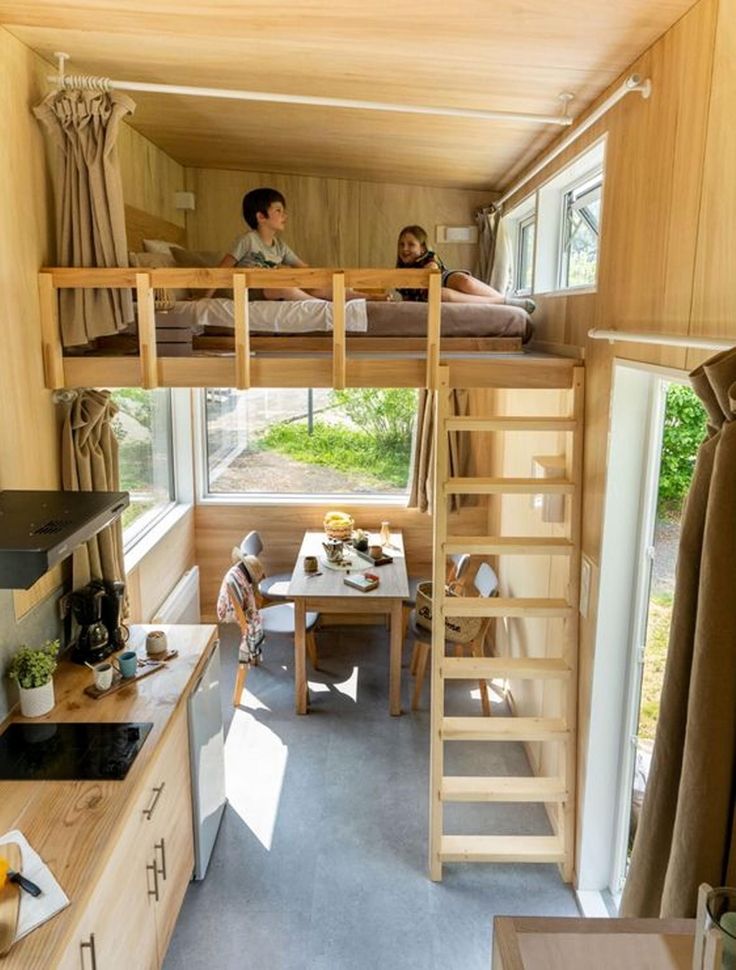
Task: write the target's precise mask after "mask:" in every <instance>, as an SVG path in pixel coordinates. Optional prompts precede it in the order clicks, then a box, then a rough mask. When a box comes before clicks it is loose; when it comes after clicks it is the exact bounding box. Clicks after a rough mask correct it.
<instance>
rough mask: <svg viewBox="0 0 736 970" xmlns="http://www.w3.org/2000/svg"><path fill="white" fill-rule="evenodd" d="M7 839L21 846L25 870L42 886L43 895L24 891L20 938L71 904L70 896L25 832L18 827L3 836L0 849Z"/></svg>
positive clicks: (18, 930) (17, 936)
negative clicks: (30, 843)
mask: <svg viewBox="0 0 736 970" xmlns="http://www.w3.org/2000/svg"><path fill="white" fill-rule="evenodd" d="M6 842H15V843H17V844H18V845H19V846H20V854H21V858H22V860H23V865H22V867H21V872H22V874H23V875H24V876H27V878H28V879H30V880H31V882H35V883H36V885H37V886H38V887H39V888H40V890H41V895H40V896H31V895H29V894H28V893H26V892H23V891H21V894H20V912H19V913H18V926H17V929H16V932H15V940H16V942H17V941H18V940H20V939H21V938H22V937H24V936H27V935H28V933H30V932H31V930H35V929H36V928H37V927H38V926H40V925H41V924H42V923H45V922H46V920H48V919H51V917H52V916H56V914H57V913H58V912H60V911H61V910H62V909H64V908H65V907H67V906H68V905H69V899H68V897H67V895H66V893H65V892H64V890H63V889H62V888H61V886H60V885H59V884H58V882H57V881H56V879H55V878H54V875H53V873H52V872H51V870H50V869H49V867H48V866H47V865H46V864H45V863H44V861H43V859H42V858H41V856H40V855H39V854H38V853H37V852H35V851H34V850H33V849H32V848H31V847H30V845H29V844H28V840H27V839H26V837H25V836H24V835H23V833H22V832H18V831H17V829H16V830H14V831H12V832H6V833H5V835H2V836H0V849H1V848H2V846H3V845H4V844H5V843H6Z"/></svg>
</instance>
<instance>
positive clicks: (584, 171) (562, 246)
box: [509, 138, 606, 293]
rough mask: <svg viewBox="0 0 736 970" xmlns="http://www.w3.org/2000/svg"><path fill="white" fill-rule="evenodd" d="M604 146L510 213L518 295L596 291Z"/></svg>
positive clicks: (599, 145)
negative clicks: (514, 234)
mask: <svg viewBox="0 0 736 970" xmlns="http://www.w3.org/2000/svg"><path fill="white" fill-rule="evenodd" d="M605 147H606V143H605V138H602V139H601V140H600V141H598V142H596V144H595V145H593V146H592V147H591V148H589V149H588V150H587V151H585V152H583V154H582V155H579V156H578V157H577V158H576V159H575V160H574V161H573V162H571V163H570V164H569V165H567V166H566V167H565V168H564V169H563V170H562V171H560V172H558V173H557V174H556V175H555V176H554V177H553V178H551V179H550V180H549V181H548V182H545V183H544V185H542V186H540V187H539V189H538V190H537V192H536V195H535V196H532V198H531V199H527V200H525V201H524V202H523V203H522V204H521V205H520V206H519V207H517V208H516V209H515V210H514V211H513V212H512V213H511V214H510V216H509V217H510V218H511V219H515V220H516V227H517V228H516V236H515V237H514V236H512V252H514V253H515V268H514V281H515V285H516V289H517V292H519V293H530V292H533V293H557V292H560V291H563V292H564V291H566V290H574V289H579V288H582V287H589V288H593V287H595V285H596V282H597V278H598V243H599V239H600V232H601V211H602V200H603V178H604V172H603V169H604V161H605ZM511 231H512V233H513V232H514V224H513V223H512V227H511ZM514 240H515V245H514V242H513V241H514ZM530 264H533V266H532V265H530ZM528 287H531V288H530V289H529V288H528Z"/></svg>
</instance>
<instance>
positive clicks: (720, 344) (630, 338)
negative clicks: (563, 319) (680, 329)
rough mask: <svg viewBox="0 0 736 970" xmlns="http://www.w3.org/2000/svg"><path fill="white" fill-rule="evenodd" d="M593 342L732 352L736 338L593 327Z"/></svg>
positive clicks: (591, 337)
mask: <svg viewBox="0 0 736 970" xmlns="http://www.w3.org/2000/svg"><path fill="white" fill-rule="evenodd" d="M588 336H589V337H590V339H591V340H607V341H608V342H609V343H614V342H616V341H622V342H624V343H630V344H660V345H663V346H666V347H696V348H700V349H701V350H730V349H731V348H732V347H733V346H734V345H735V344H736V337H695V336H689V335H684V336H683V335H682V334H678V333H654V332H652V333H643V332H642V333H635V332H632V333H627V332H626V331H625V330H599V329H598V328H597V327H593V329H592V330H589V331H588Z"/></svg>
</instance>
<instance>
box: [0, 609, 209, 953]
mask: <svg viewBox="0 0 736 970" xmlns="http://www.w3.org/2000/svg"><path fill="white" fill-rule="evenodd" d="M150 629H162V630H165V631H166V633H167V636H168V642H169V647H170V648H176V649H177V650H178V651H179V656H178V657H176V658H175V659H173V660H171V661H169V666H168V667H167V668H166V669H165V670H160V671H158V672H157V673H155V674H152V675H151V676H150V677H146V678H145V679H144V680H141V681H139V682H138V683H135V684H131V685H130V686H129V687H124V688H123V689H122V690H119V691H117V692H116V693H114V694H111V695H110V696H109V697H105V698H101V699H100V700H93V699H92V698H91V697H88V696H87V695H86V694H85V693H84V688H85V687H86V686H88V685H89V684H90V683H91V682H92V680H91V677H92V674H91V671H89V670H88V669H87V668H86V667H80V666H77V665H76V664H72V663H68V662H62V663H61V664H60V665H59V668H58V670H57V672H56V674H55V677H54V686H55V691H56V701H57V703H56V706H55V707H54V709H53V710H52V711H51V712H50V713H49V714H48V715H46V717H44V718H34V719H33V721H34V723H41V722H43V721H44V720H45V721H98V722H99V721H152V722H153V728H152V729H151V733H150V734H149V736H148V738H147V739H146V741H145V743H144V745H143V747H142V748H141V750H140V752H139V753H138V755H137V757H136V759H135V761H134V762H133V765H132V767H131V769H130V771H129V772H128V775H127V777H126V778H125V779H124V780H123V781H106V782H100V781H46V782H36V781H34V782H30V781H26V782H24V781H3V782H0V835H2V834H4V833H5V832H7V831H9V830H11V829H20V831H21V832H22V833H23V835H25V837H26V838H27V839H28V841H29V842H30V844H31V845H32V846H33V848H34V849H35V850H36V851H37V852H38V853H39V855H40V856H41V858H42V859H43V860H44V862H45V863H46V864H47V865H48V866H49V868H50V869H51V871H52V872H53V874H54V876H55V877H56V879H57V880H58V882H59V884H60V885H61V887H62V889H63V890H64V891H65V892H66V894H67V896H68V897H69V899H70V901H71V905H70V906H68V907H67V908H66V909H65V910H63V911H62V912H61V913H59V914H58V915H57V916H54V917H53V919H51V920H49V921H48V922H47V923H45V924H44V925H43V926H41V927H39V929H37V930H34V931H33V932H32V933H31V934H30V935H29V936H27V937H25V938H24V939H23V940H20V941H19V942H18V943H17V944H16V945H15V946H14V947H13V948H12V949H11V951H10V953H9V954H8V955H7V956H6V957H5V958H4V959H3V960H2V968H3V970H23V968H27V967H31V966H34V967H35V966H38V967H41V966H47V965H49V962H50V961H49V959H48V957H49V955H50V954H52V953H54V954H56V953H61V950H62V948H63V947H64V946H66V945H67V942H68V940H69V937H70V934H71V933H72V932H73V930H74V924H75V922H76V920H77V917H78V914H79V913H80V912H81V911H82V909H83V908H84V906H85V905H86V901H87V899H88V898H89V896H90V895H91V894H92V893H93V892H94V890H95V886H96V883H97V881H98V879H99V876H100V874H101V872H102V869H103V868H104V865H105V863H106V861H107V858H108V856H109V854H110V852H111V851H112V849H113V848H114V846H115V842H116V834H117V832H118V830H119V829H120V828H121V827H122V826H123V825H124V824H125V823H126V821H127V814H128V813H127V808H128V806H129V804H130V803H131V802H132V800H133V799H134V798H135V797H137V795H138V793H139V791H140V788H141V784H142V779H143V778H144V775H145V773H146V769H147V767H148V766H149V764H150V762H151V760H152V758H153V756H154V755H155V753H156V749H157V747H158V744H159V742H160V741H161V740H162V738H163V737H164V735H165V734H166V730H167V726H168V724H169V722H170V719H171V717H172V715H173V714H174V713H175V712H176V711H177V709H178V708H179V707H180V705H181V704H183V703H185V700H186V697H187V694H188V688H189V685H190V684H191V683H192V681H193V680H194V678H195V677H196V676H197V675H198V673H199V671H200V669H201V668H202V667H203V666H204V663H205V661H206V659H207V657H208V656H209V654H210V653H211V651H212V649H213V647H214V643H215V640H216V637H217V627H216V626H212V625H207V626H173V625H169V626H166V625H164V626H160V625H159V626H156V627H150V626H136V627H132V628H131V636H130V642H129V643H128V645H127V649H138V650H139V651H140V652H141V653H145V636H146V633H147V632H148V630H150ZM24 720H26V719H25V718H22V717H20V716H19V715H11V716H10V717H9V718H8V719H7V720H6V721H5V722H3V724H2V725H1V728H2V729H4V728H5V727H6V726H7V724H8V723H10V721H21V722H22V721H24ZM44 957H45V959H44Z"/></svg>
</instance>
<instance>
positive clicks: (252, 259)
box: [228, 229, 299, 269]
mask: <svg viewBox="0 0 736 970" xmlns="http://www.w3.org/2000/svg"><path fill="white" fill-rule="evenodd" d="M228 252H229V253H230V255H231V256H232V257H233V259H234V260H235V261H236V265H237V266H251V267H252V268H253V269H275V268H276V267H277V266H296V265H297V264H298V262H299V258H298V256H297V255H296V254H295V253H294V252H293V251H292V250H291V249H289V247H288V246H287V245H286V243H285V242H282V240H281V239H279V238H278V236H277V237H276V238H275V239H274V241H273V243H272V244H271V245H270V246H267V245H266V244H265V243H264V241H263V240H262V239H261V237H260V236H259V235H258V233H257V232H256V230H255V229H251V231H250V232H246V233H245V234H244V235H242V236H238V237H237V239H235V240H234V241H233V244H232V245H231V246H230V249H229V250H228Z"/></svg>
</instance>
